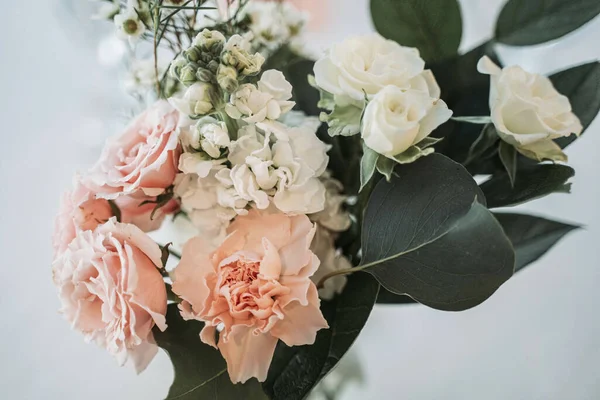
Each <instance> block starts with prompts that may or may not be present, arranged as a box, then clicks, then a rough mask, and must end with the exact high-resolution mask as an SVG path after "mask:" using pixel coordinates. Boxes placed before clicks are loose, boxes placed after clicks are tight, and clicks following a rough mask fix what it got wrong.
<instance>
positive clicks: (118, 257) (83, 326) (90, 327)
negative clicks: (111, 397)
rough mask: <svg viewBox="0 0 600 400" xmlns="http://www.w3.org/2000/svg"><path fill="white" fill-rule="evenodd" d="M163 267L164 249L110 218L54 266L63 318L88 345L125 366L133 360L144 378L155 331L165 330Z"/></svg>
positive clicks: (83, 234) (82, 237) (81, 237)
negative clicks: (106, 352) (91, 342)
mask: <svg viewBox="0 0 600 400" xmlns="http://www.w3.org/2000/svg"><path fill="white" fill-rule="evenodd" d="M160 266H161V250H160V248H159V247H158V245H157V244H156V243H154V241H153V240H152V239H151V238H150V237H149V236H147V235H146V234H145V233H144V232H142V231H141V230H140V229H139V228H137V227H136V226H134V225H131V224H123V223H118V222H116V221H115V219H114V218H111V219H110V220H108V221H107V222H106V223H104V224H102V225H99V226H98V227H97V228H96V229H95V230H93V231H92V230H86V231H79V232H77V235H76V237H75V238H74V239H73V241H72V242H71V243H70V244H69V245H68V247H67V249H66V250H65V251H64V252H63V253H62V254H61V255H60V256H59V257H58V258H57V259H56V260H55V261H54V263H53V265H52V275H53V279H54V283H55V285H56V286H57V287H58V290H59V297H60V300H61V303H62V308H61V313H62V314H63V315H64V317H65V318H66V319H67V320H68V321H69V322H70V323H71V325H72V327H73V329H76V330H78V331H81V332H82V333H83V334H84V335H85V337H86V340H89V341H94V342H96V343H98V344H99V345H100V346H103V347H106V349H107V350H108V351H109V352H110V353H111V354H112V355H114V356H115V357H116V358H117V360H118V362H119V363H120V364H121V365H123V364H125V363H126V362H127V361H128V360H131V362H132V363H133V365H134V367H135V369H136V371H137V372H138V373H139V372H141V371H143V370H144V369H145V368H146V366H147V365H148V363H150V361H151V360H152V359H153V358H154V356H155V355H156V353H157V351H158V347H157V346H156V344H155V343H154V340H153V335H152V328H153V327H154V325H156V326H158V328H160V329H161V330H165V329H166V324H165V314H166V311H167V293H166V289H165V284H164V281H163V278H162V275H161V273H160V272H159V270H158V268H159V267H160Z"/></svg>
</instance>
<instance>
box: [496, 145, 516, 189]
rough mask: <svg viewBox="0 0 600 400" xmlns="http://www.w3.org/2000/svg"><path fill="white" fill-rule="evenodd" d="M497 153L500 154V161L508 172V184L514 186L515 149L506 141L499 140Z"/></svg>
mask: <svg viewBox="0 0 600 400" xmlns="http://www.w3.org/2000/svg"><path fill="white" fill-rule="evenodd" d="M498 155H499V156H500V161H501V162H502V165H503V166H504V169H505V170H506V173H507V174H508V180H509V181H510V186H511V187H514V186H515V179H516V177H517V150H516V149H515V148H514V147H513V146H511V145H510V144H508V143H506V142H505V141H503V140H501V141H500V146H499V148H498Z"/></svg>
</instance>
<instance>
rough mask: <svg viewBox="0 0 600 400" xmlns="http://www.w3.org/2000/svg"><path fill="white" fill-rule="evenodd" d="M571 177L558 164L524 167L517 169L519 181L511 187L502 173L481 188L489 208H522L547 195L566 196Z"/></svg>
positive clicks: (572, 172) (569, 169)
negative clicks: (557, 194)
mask: <svg viewBox="0 0 600 400" xmlns="http://www.w3.org/2000/svg"><path fill="white" fill-rule="evenodd" d="M574 175H575V171H574V170H573V168H571V167H568V166H566V165H560V164H533V165H532V164H528V165H523V166H519V179H517V180H516V182H515V184H514V186H513V185H511V182H510V178H509V176H508V174H507V173H506V172H503V173H498V174H497V175H494V176H492V178H491V179H490V180H488V181H487V182H484V183H483V184H482V185H481V190H482V191H483V193H485V197H486V199H487V202H488V206H489V207H490V208H497V207H509V206H515V205H518V204H522V203H525V202H528V201H531V200H535V199H538V198H540V197H544V196H547V195H549V194H551V193H569V192H570V190H571V185H570V184H568V183H567V181H568V180H569V179H571V178H572V177H573V176H574Z"/></svg>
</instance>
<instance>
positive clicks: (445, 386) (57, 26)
mask: <svg viewBox="0 0 600 400" xmlns="http://www.w3.org/2000/svg"><path fill="white" fill-rule="evenodd" d="M296 3H297V4H299V5H300V6H303V7H309V8H312V11H313V12H314V13H316V20H315V22H314V23H313V24H312V25H311V27H310V29H311V33H310V34H309V37H308V38H307V44H308V46H309V47H310V48H311V49H312V50H314V51H317V52H318V51H322V50H323V49H325V48H326V47H327V46H329V45H330V44H331V43H333V42H335V41H339V40H342V39H344V38H345V37H346V36H347V35H349V34H362V33H367V32H370V31H372V27H371V22H370V16H369V12H368V0H319V1H316V0H296ZM461 3H462V6H463V19H464V33H463V43H462V49H463V50H468V49H470V48H472V47H474V46H475V45H476V44H478V43H480V42H482V41H483V40H485V39H486V38H488V37H490V36H491V33H492V31H493V24H494V21H495V18H496V16H497V13H498V12H499V10H500V7H501V6H502V4H503V1H502V0H486V1H482V0H462V1H461ZM91 12H92V7H91V5H90V3H89V2H88V1H86V0H70V1H68V0H28V1H10V2H9V1H3V4H2V13H3V18H2V22H1V23H0V55H1V57H2V64H1V66H0V88H2V93H4V97H2V99H1V100H0V121H4V122H5V124H4V125H3V128H2V130H1V135H2V139H3V140H2V142H3V143H2V146H0V167H1V168H0V176H1V180H0V182H1V186H0V187H1V189H0V190H1V196H0V202H1V208H0V209H1V210H2V213H1V214H0V221H1V223H0V229H1V232H2V233H1V239H2V240H1V241H0V243H1V246H2V248H1V250H2V251H1V254H2V260H3V265H4V267H3V273H2V276H3V278H4V282H5V283H4V284H3V285H2V286H1V287H2V290H0V307H1V310H2V316H3V320H4V323H3V327H2V329H1V330H0V354H1V357H0V398H3V399H11V400H12V399H18V400H20V399H27V400H29V399H36V400H37V399H61V400H71V399H74V400H75V399H89V400H95V399H106V398H111V399H115V400H120V399H145V400H153V399H163V398H164V396H165V395H166V393H167V391H168V387H169V385H170V383H171V380H172V378H173V372H172V368H171V365H170V362H169V360H168V358H167V356H166V355H165V354H164V353H160V354H159V355H158V357H157V358H156V359H155V360H154V362H153V363H152V364H151V365H150V367H149V368H148V369H147V370H146V372H144V373H143V374H142V375H141V376H136V375H135V373H134V371H133V370H131V369H126V368H119V367H118V366H117V365H116V363H115V361H114V360H113V359H112V358H111V357H110V356H109V355H108V354H107V353H106V352H105V351H103V350H102V349H99V348H97V347H96V346H95V345H91V344H86V343H84V342H83V340H82V337H81V335H80V334H78V333H76V332H72V331H71V330H70V328H69V325H68V324H67V323H65V321H64V320H63V319H62V318H61V317H60V315H59V314H58V312H57V309H58V307H59V303H58V299H57V296H56V290H55V288H54V287H53V285H52V280H51V273H50V263H51V259H52V250H51V239H50V237H51V232H52V225H53V219H54V214H55V213H56V211H57V208H58V203H59V197H60V195H61V193H62V192H64V191H65V190H66V189H67V188H68V187H69V185H70V183H71V178H72V175H73V172H74V171H77V170H84V169H85V168H87V167H88V166H89V165H90V164H91V163H93V162H94V160H95V159H96V158H97V157H98V155H99V152H100V149H101V147H102V144H103V142H104V140H105V139H106V137H108V136H110V135H112V134H114V133H115V131H116V129H117V128H118V127H119V126H121V125H122V124H124V123H126V122H127V118H128V116H129V115H131V107H132V104H134V103H133V102H132V101H131V100H130V99H128V98H127V96H126V95H125V94H124V93H123V91H122V89H121V88H120V84H119V75H120V71H119V69H118V68H117V67H116V65H115V63H116V60H118V58H119V52H120V51H124V50H122V49H121V50H119V46H117V47H115V43H114V39H111V38H110V34H111V33H112V32H113V27H112V26H111V24H109V23H106V22H100V21H91V20H90V18H89V16H90V13H91ZM598 38H600V20H599V19H598V18H596V19H595V20H593V21H592V22H590V23H589V24H587V25H586V26H584V27H583V28H582V29H580V30H579V31H577V32H575V33H573V34H571V35H569V36H567V37H565V38H563V39H561V40H560V41H559V42H557V43H551V44H547V45H544V46H536V47H529V48H519V49H512V48H508V47H501V48H500V49H499V53H500V55H501V58H502V60H503V61H504V62H505V64H517V63H518V64H520V65H522V66H523V67H525V68H526V69H529V70H531V71H534V72H540V73H550V72H553V71H556V70H561V69H564V68H566V67H569V66H572V65H576V64H581V63H583V62H586V61H590V60H597V59H599V58H600V46H599V45H598ZM599 90H600V82H599ZM598 149H600V119H597V120H596V121H595V123H594V124H593V125H592V127H590V128H589V130H588V131H587V133H586V134H585V136H584V137H583V139H581V140H578V141H577V142H575V143H574V144H573V145H572V146H570V147H569V149H568V155H569V157H570V164H571V165H572V166H573V167H574V168H575V170H576V172H577V175H576V176H575V178H574V179H573V183H574V185H573V193H572V194H571V195H562V194H555V195H552V196H550V197H547V198H545V199H542V200H538V201H536V202H533V203H530V204H528V205H527V206H526V207H525V210H526V211H528V212H531V213H534V214H537V215H541V216H543V215H547V216H551V217H552V218H554V219H558V220H564V221H569V222H576V223H577V222H579V223H582V224H584V225H586V229H585V230H580V231H578V232H575V233H573V234H571V235H569V236H568V237H567V238H566V239H565V240H563V241H562V242H561V243H560V244H559V245H558V246H556V247H555V248H554V249H553V250H552V251H551V252H550V253H548V254H547V255H546V256H545V257H543V258H542V259H541V260H540V261H538V262H537V263H536V264H534V265H532V266H530V267H528V268H527V269H526V270H525V271H524V272H521V273H519V274H518V275H517V276H515V277H514V278H513V279H511V280H510V281H509V282H508V283H506V284H505V285H504V286H502V287H501V288H500V290H499V291H498V292H497V293H496V294H495V295H494V296H493V297H492V298H491V299H490V300H488V301H487V302H485V303H484V304H482V305H481V306H479V307H476V308H475V309H472V310H469V311H466V312H462V313H443V312H439V311H435V310H431V309H428V308H426V307H424V306H414V305H407V306H376V307H375V309H374V311H373V313H372V316H371V319H370V320H369V322H368V323H367V325H366V327H365V329H364V331H363V333H362V334H361V335H360V337H359V339H358V341H357V342H356V344H355V346H354V347H353V350H352V353H353V359H356V360H359V362H360V369H361V370H362V379H360V380H359V381H362V382H359V381H357V382H355V383H351V384H349V385H347V387H346V389H345V390H344V391H342V392H340V393H338V395H339V397H338V398H339V399H342V400H355V399H356V400H358V399H411V400H412V399H415V400H429V399H474V400H475V399H476V400H480V399H486V400H487V399H491V400H494V399H498V400H500V399H527V400H534V399H556V400H558V399H576V400H583V399H590V400H591V399H598V398H600V368H598V365H599V363H600V319H599V318H598V315H599V312H598V309H597V307H598V306H600V290H599V287H600V268H599V267H600V262H599V261H600V246H599V245H598V238H599V237H600V211H599V209H598V208H599V207H600V184H599V182H600V169H599V168H598V165H597V164H596V162H598V156H597V154H598ZM347 364H348V363H347Z"/></svg>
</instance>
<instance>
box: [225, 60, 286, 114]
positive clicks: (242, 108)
mask: <svg viewBox="0 0 600 400" xmlns="http://www.w3.org/2000/svg"><path fill="white" fill-rule="evenodd" d="M291 98H292V85H291V84H290V83H289V82H288V81H287V80H286V79H285V77H284V76H283V74H282V73H281V72H280V71H276V70H269V71H265V72H264V73H263V74H262V77H261V78H260V81H258V86H254V85H253V84H250V83H248V84H245V85H242V86H241V87H240V88H239V89H238V90H237V91H236V92H235V93H233V94H232V95H231V101H230V104H227V106H226V111H227V114H228V115H229V116H230V117H231V118H233V119H240V118H241V119H243V120H244V121H245V122H247V123H254V124H255V123H259V122H262V121H264V120H267V119H268V120H277V119H279V118H280V117H281V116H282V115H283V114H285V113H287V112H288V111H290V110H291V109H292V108H293V107H294V105H295V103H294V102H293V101H289V100H290V99H291Z"/></svg>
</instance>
